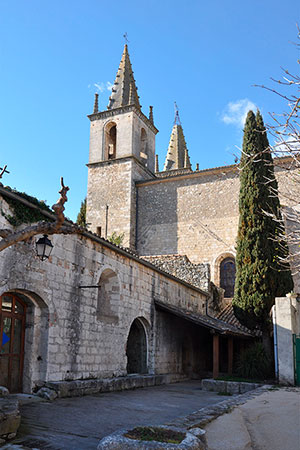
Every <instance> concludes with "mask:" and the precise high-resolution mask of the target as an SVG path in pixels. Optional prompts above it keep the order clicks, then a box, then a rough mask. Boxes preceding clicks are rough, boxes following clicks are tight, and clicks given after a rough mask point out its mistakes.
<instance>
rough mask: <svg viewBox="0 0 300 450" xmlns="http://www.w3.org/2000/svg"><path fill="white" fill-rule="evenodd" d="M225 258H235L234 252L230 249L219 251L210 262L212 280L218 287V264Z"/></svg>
mask: <svg viewBox="0 0 300 450" xmlns="http://www.w3.org/2000/svg"><path fill="white" fill-rule="evenodd" d="M225 258H233V259H234V260H235V253H234V252H231V251H227V252H223V253H220V254H219V255H218V256H217V257H216V258H215V259H214V261H213V263H212V281H213V282H214V284H215V285H216V286H218V287H220V265H221V262H222V261H223V260H224V259H225Z"/></svg>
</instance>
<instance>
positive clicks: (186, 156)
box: [184, 147, 191, 169]
mask: <svg viewBox="0 0 300 450" xmlns="http://www.w3.org/2000/svg"><path fill="white" fill-rule="evenodd" d="M184 168H185V169H190V168H191V162H190V157H189V154H188V149H187V148H186V147H185V149H184Z"/></svg>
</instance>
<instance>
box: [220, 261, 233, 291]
mask: <svg viewBox="0 0 300 450" xmlns="http://www.w3.org/2000/svg"><path fill="white" fill-rule="evenodd" d="M234 284H235V261H234V258H230V257H229V258H225V259H223V261H222V262H221V264H220V287H221V288H222V289H224V297H225V298H231V297H233V294H234Z"/></svg>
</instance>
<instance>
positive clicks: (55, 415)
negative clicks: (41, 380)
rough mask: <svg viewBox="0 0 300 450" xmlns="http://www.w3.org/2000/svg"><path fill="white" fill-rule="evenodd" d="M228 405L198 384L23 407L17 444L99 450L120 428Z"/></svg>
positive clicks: (49, 449)
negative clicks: (106, 439) (212, 406)
mask: <svg viewBox="0 0 300 450" xmlns="http://www.w3.org/2000/svg"><path fill="white" fill-rule="evenodd" d="M222 400H224V397H220V396H219V395H217V393H215V392H206V391H202V390H201V382H200V381H186V382H181V383H175V384H168V385H162V386H155V387H149V388H141V389H136V390H130V391H122V392H110V393H102V394H97V395H89V396H84V397H74V398H62V399H56V400H55V401H54V402H46V401H34V402H32V403H25V404H23V405H21V408H20V409H21V415H22V422H21V426H20V429H19V432H18V439H17V440H15V441H14V442H15V443H18V444H21V445H22V446H25V447H28V448H36V449H39V450H44V449H45V450H92V449H93V450H95V449H96V447H97V444H98V442H99V440H100V439H101V438H102V437H104V436H106V435H108V434H110V433H112V432H114V431H116V430H119V429H122V428H131V427H134V426H136V425H159V424H164V423H166V422H169V421H171V420H174V419H175V418H178V417H181V416H185V415H187V414H190V413H192V412H194V411H197V410H198V409H200V408H203V407H206V406H209V405H214V404H216V403H219V402H221V401H222Z"/></svg>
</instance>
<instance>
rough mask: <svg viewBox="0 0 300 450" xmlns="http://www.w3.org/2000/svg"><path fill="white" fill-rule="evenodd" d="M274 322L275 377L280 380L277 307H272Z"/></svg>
mask: <svg viewBox="0 0 300 450" xmlns="http://www.w3.org/2000/svg"><path fill="white" fill-rule="evenodd" d="M272 322H273V333H274V360H275V377H276V380H278V375H279V374H278V342H277V324H276V306H275V305H274V306H272Z"/></svg>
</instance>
